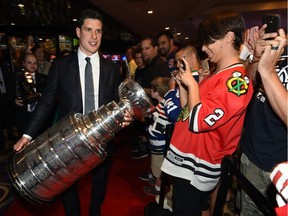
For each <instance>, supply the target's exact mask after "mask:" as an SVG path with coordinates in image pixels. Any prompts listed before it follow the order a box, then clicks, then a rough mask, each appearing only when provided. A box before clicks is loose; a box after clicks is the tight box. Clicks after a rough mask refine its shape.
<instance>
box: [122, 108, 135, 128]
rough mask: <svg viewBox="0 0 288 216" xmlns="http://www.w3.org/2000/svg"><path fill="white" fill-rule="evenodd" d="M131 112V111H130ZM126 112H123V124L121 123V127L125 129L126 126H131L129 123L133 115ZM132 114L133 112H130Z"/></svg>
mask: <svg viewBox="0 0 288 216" xmlns="http://www.w3.org/2000/svg"><path fill="white" fill-rule="evenodd" d="M130 112H131V111H130ZM130 112H129V111H128V110H126V111H125V114H124V120H125V121H124V122H122V127H127V126H128V125H130V124H131V122H132V121H133V114H134V113H130ZM132 112H133V111H132Z"/></svg>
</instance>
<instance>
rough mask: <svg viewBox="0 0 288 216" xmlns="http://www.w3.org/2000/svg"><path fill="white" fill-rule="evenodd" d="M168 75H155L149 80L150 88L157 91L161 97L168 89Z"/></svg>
mask: <svg viewBox="0 0 288 216" xmlns="http://www.w3.org/2000/svg"><path fill="white" fill-rule="evenodd" d="M169 81H170V78H169V77H156V78H154V79H153V80H152V82H151V88H152V89H153V91H154V92H159V95H160V96H161V97H164V95H165V94H166V93H167V92H168V91H169Z"/></svg>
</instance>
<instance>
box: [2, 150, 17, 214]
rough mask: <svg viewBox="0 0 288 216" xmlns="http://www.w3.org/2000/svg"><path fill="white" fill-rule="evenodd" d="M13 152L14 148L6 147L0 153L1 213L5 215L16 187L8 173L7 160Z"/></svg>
mask: <svg viewBox="0 0 288 216" xmlns="http://www.w3.org/2000/svg"><path fill="white" fill-rule="evenodd" d="M11 153H12V149H5V150H4V151H3V152H1V155H0V215H4V213H5V212H6V210H7V209H8V207H9V204H10V203H11V202H12V201H13V200H14V189H13V187H12V185H11V184H10V181H9V177H8V173H7V161H8V158H9V156H10V155H11Z"/></svg>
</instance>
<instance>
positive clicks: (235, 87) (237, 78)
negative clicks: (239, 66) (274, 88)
mask: <svg viewBox="0 0 288 216" xmlns="http://www.w3.org/2000/svg"><path fill="white" fill-rule="evenodd" d="M226 85H227V87H228V91H229V92H232V93H234V94H236V95H237V96H241V95H243V94H245V93H246V92H247V90H248V85H249V78H248V77H247V76H244V77H242V74H241V73H240V72H238V71H235V72H234V73H233V74H232V77H230V78H229V79H228V80H227V82H226Z"/></svg>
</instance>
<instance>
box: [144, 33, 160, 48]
mask: <svg viewBox="0 0 288 216" xmlns="http://www.w3.org/2000/svg"><path fill="white" fill-rule="evenodd" d="M144 40H150V41H151V45H152V46H153V47H156V46H158V42H157V41H156V39H155V37H153V36H150V35H149V36H146V37H144V38H142V40H141V42H142V41H144Z"/></svg>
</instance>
